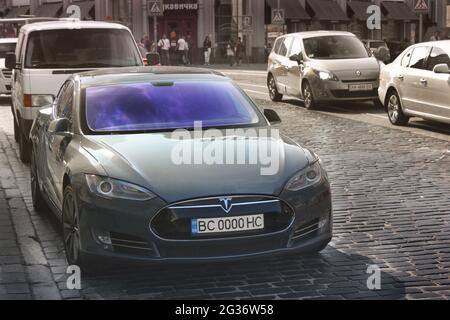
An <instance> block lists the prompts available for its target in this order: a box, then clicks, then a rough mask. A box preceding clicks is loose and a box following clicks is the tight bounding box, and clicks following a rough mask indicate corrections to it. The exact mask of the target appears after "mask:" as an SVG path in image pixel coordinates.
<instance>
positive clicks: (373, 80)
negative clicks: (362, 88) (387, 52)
mask: <svg viewBox="0 0 450 320" xmlns="http://www.w3.org/2000/svg"><path fill="white" fill-rule="evenodd" d="M377 81H378V79H376V78H375V79H354V80H342V82H343V83H359V82H377Z"/></svg>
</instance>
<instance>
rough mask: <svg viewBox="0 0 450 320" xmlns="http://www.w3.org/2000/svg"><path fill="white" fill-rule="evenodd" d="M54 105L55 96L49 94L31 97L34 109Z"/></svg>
mask: <svg viewBox="0 0 450 320" xmlns="http://www.w3.org/2000/svg"><path fill="white" fill-rule="evenodd" d="M52 103H53V96H52V95H49V94H33V95H31V106H32V107H39V108H40V107H43V106H47V105H49V104H52Z"/></svg>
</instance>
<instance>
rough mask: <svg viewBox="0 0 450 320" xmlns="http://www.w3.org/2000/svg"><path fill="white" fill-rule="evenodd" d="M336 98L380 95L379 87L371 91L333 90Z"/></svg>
mask: <svg viewBox="0 0 450 320" xmlns="http://www.w3.org/2000/svg"><path fill="white" fill-rule="evenodd" d="M331 93H332V94H333V96H335V97H336V98H373V97H377V96H378V88H376V89H373V90H371V91H349V90H331Z"/></svg>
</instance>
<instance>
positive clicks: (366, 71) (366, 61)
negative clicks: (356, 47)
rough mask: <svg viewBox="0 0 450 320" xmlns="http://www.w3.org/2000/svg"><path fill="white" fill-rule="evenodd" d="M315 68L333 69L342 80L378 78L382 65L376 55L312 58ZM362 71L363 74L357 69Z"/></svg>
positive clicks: (312, 65)
mask: <svg viewBox="0 0 450 320" xmlns="http://www.w3.org/2000/svg"><path fill="white" fill-rule="evenodd" d="M310 66H311V67H312V68H313V69H317V70H325V71H331V72H333V73H334V74H336V76H338V78H339V79H340V80H357V79H358V78H361V79H362V80H364V79H377V78H378V72H379V70H380V66H379V64H378V61H377V59H376V58H374V57H370V58H362V59H339V60H311V61H310ZM358 70H359V71H361V76H360V77H358V76H357V75H356V71H358Z"/></svg>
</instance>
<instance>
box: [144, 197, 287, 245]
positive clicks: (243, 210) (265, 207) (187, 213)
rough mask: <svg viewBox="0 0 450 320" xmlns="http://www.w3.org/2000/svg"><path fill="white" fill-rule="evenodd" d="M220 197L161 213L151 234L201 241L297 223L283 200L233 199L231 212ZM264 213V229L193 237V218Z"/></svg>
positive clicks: (196, 201) (166, 237) (253, 232)
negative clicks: (226, 209) (221, 202)
mask: <svg viewBox="0 0 450 320" xmlns="http://www.w3.org/2000/svg"><path fill="white" fill-rule="evenodd" d="M218 204H220V198H212V199H205V200H192V201H188V202H184V203H182V204H176V205H172V206H170V207H168V208H165V209H163V210H161V211H160V212H159V213H158V214H157V215H156V216H155V218H154V219H153V220H152V221H151V224H150V228H151V229H152V231H153V232H154V233H155V234H156V235H158V236H159V237H161V238H163V239H170V240H198V239H205V238H208V239H209V238H210V239H214V238H232V237H239V236H249V235H259V234H270V233H275V232H279V231H283V230H285V229H287V228H288V227H289V226H290V225H291V223H292V221H293V220H294V212H293V210H292V209H291V208H290V207H289V206H288V205H287V204H286V203H284V202H283V201H281V200H278V199H274V198H268V197H258V196H256V197H233V205H234V206H233V208H232V210H231V211H230V212H228V213H227V212H224V210H223V209H222V208H221V207H220V206H219V205H218ZM257 214H264V229H263V230H255V231H245V232H242V233H239V232H230V233H227V234H220V235H219V234H216V235H211V234H207V235H197V234H196V235H193V234H192V228H191V221H192V219H202V218H223V217H239V216H247V215H257Z"/></svg>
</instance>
